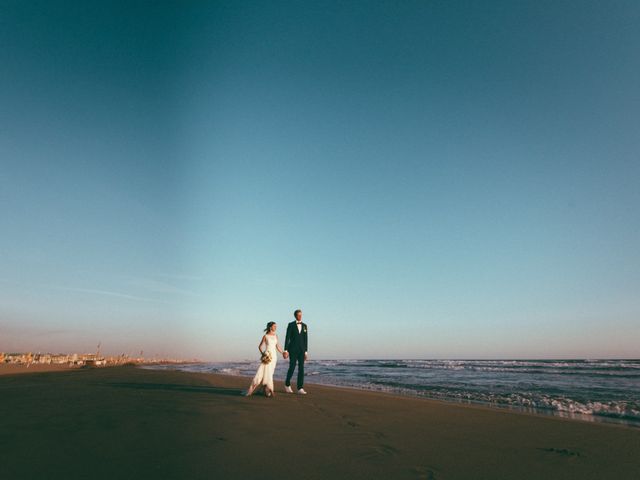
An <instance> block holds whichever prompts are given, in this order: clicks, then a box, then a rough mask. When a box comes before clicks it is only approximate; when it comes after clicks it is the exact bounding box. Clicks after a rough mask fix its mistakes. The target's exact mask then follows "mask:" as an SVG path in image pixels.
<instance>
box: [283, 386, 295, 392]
mask: <svg viewBox="0 0 640 480" xmlns="http://www.w3.org/2000/svg"><path fill="white" fill-rule="evenodd" d="M284 391H285V392H287V393H293V390H291V387H287V386H286V385H285V386H284Z"/></svg>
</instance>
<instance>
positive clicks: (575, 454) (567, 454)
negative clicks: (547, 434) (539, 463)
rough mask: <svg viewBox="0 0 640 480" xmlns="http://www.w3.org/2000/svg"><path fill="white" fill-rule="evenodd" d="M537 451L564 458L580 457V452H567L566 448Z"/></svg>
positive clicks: (549, 448)
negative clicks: (555, 454)
mask: <svg viewBox="0 0 640 480" xmlns="http://www.w3.org/2000/svg"><path fill="white" fill-rule="evenodd" d="M539 450H542V451H544V452H551V453H557V454H558V455H562V456H564V457H580V456H581V454H580V452H578V451H577V450H569V449H568V448H554V447H548V448H540V449H539Z"/></svg>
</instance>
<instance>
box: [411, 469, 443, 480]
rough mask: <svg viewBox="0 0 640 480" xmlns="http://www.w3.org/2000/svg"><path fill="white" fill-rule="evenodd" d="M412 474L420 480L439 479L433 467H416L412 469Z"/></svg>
mask: <svg viewBox="0 0 640 480" xmlns="http://www.w3.org/2000/svg"><path fill="white" fill-rule="evenodd" d="M413 473H415V474H416V475H417V478H419V479H420V480H438V479H440V478H441V477H440V474H439V473H438V472H437V470H436V469H435V468H433V467H420V466H418V467H415V468H414V469H413Z"/></svg>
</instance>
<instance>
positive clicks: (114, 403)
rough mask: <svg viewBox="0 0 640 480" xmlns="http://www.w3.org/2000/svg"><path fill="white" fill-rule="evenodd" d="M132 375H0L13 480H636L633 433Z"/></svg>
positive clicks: (7, 472) (369, 398)
mask: <svg viewBox="0 0 640 480" xmlns="http://www.w3.org/2000/svg"><path fill="white" fill-rule="evenodd" d="M248 383H249V379H246V378H241V377H228V376H221V375H212V374H203V373H185V372H176V371H153V370H145V369H141V368H136V367H114V368H99V369H98V368H96V369H74V370H66V371H57V372H48V373H44V372H43V373H37V372H34V373H29V374H6V375H3V376H1V377H0V396H1V398H2V402H1V403H0V405H2V407H1V408H2V415H0V445H1V448H0V465H1V466H2V467H1V473H0V477H2V478H7V479H33V478H47V479H62V478H66V479H80V478H92V479H102V478H105V479H106V478H109V479H114V478H117V479H128V478H131V479H174V478H175V479H235V478H238V479H241V478H243V479H253V478H256V479H264V480H270V479H341V478H349V479H371V478H381V479H405V478H406V479H434V480H435V479H544V480H550V479H598V480H601V479H618V480H625V479H629V480H631V479H637V478H640V429H635V428H629V427H624V426H619V425H608V424H598V423H587V422H580V421H575V420H568V419H563V418H556V417H549V416H538V415H530V414H525V413H519V412H513V411H507V410H495V409H490V408H486V407H480V406H469V405H460V404H453V403H445V402H439V401H435V400H426V399H416V398H406V397H397V396H393V395H389V394H383V393H374V392H361V391H356V390H350V389H342V388H332V387H322V386H317V385H308V391H309V392H310V393H309V395H307V396H298V395H288V394H284V393H279V392H281V391H282V388H283V385H282V382H276V389H277V390H278V393H277V395H276V397H275V398H269V399H268V398H264V397H261V396H253V397H243V396H242V395H241V393H242V391H243V390H244V389H245V388H246V387H247V385H248Z"/></svg>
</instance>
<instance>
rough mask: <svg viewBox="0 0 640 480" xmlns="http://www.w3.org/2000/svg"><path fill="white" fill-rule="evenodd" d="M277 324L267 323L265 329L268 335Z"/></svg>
mask: <svg viewBox="0 0 640 480" xmlns="http://www.w3.org/2000/svg"><path fill="white" fill-rule="evenodd" d="M275 323H276V322H269V323H267V328H265V329H264V331H265V332H266V333H269V332H270V331H271V327H272V326H273V325H275Z"/></svg>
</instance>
